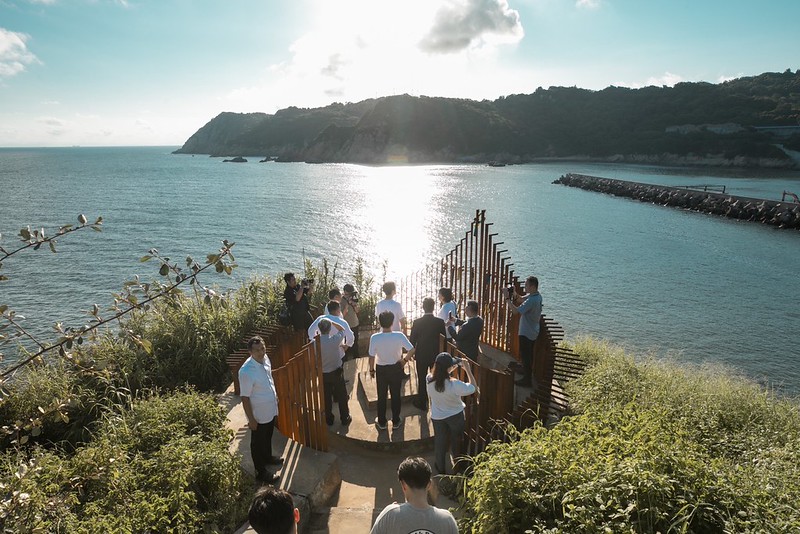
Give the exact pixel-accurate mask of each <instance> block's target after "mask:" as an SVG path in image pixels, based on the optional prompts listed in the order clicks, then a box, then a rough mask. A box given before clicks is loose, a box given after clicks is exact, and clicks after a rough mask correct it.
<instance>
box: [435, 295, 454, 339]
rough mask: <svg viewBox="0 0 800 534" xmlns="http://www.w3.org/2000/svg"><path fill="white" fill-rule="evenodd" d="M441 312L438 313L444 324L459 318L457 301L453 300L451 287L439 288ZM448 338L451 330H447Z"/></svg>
mask: <svg viewBox="0 0 800 534" xmlns="http://www.w3.org/2000/svg"><path fill="white" fill-rule="evenodd" d="M439 306H441V307H440V308H439V313H438V314H437V315H436V316H437V317H439V319H441V320H442V321H444V324H447V322H448V321H449V320H450V319H451V318H452V319H458V311H457V310H456V303H455V301H454V300H453V290H452V289H450V288H449V287H443V288H441V289H440V290H439ZM447 339H450V332H449V331H448V332H447Z"/></svg>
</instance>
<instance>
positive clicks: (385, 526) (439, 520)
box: [370, 457, 458, 534]
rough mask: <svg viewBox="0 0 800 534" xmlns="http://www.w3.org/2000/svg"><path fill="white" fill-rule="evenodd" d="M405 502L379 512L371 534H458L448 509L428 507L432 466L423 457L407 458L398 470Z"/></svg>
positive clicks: (391, 505)
mask: <svg viewBox="0 0 800 534" xmlns="http://www.w3.org/2000/svg"><path fill="white" fill-rule="evenodd" d="M397 478H398V479H400V487H401V488H403V496H404V497H405V498H406V502H405V503H403V504H397V503H396V502H395V503H392V504H390V505H389V506H387V507H386V508H384V509H383V511H382V512H381V513H380V515H379V516H378V518H377V519H375V524H374V525H373V526H372V530H371V531H370V534H395V533H398V532H420V533H422V532H425V533H426V534H428V533H429V534H458V524H457V523H456V520H455V518H454V517H453V514H451V513H450V512H449V511H447V510H443V509H441V508H436V507H435V506H431V505H430V504H428V491H429V490H430V487H431V466H430V465H429V464H428V462H426V461H425V460H424V459H423V458H419V457H417V458H406V459H405V460H403V463H401V464H400V467H399V468H398V469H397Z"/></svg>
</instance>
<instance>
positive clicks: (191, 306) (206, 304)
mask: <svg viewBox="0 0 800 534" xmlns="http://www.w3.org/2000/svg"><path fill="white" fill-rule="evenodd" d="M277 299H278V294H277V291H276V288H275V283H274V282H273V281H271V280H268V279H261V280H255V279H254V280H252V281H250V282H248V283H247V284H245V285H243V286H242V287H241V288H240V289H239V290H238V291H235V292H232V293H231V294H230V295H229V296H228V298H226V299H211V300H210V301H206V300H205V299H203V298H196V297H194V296H178V297H176V298H174V299H171V300H163V301H159V302H158V303H157V304H155V305H154V306H153V307H152V308H151V309H149V310H147V311H142V312H140V313H137V314H136V315H135V316H134V317H132V318H131V319H130V320H128V321H126V322H125V323H124V325H123V328H126V329H129V330H130V331H132V332H133V333H134V334H135V335H137V336H139V337H140V338H141V339H144V340H147V342H149V344H150V347H151V354H147V353H146V352H145V351H144V350H143V349H141V350H139V351H137V353H136V354H135V355H133V357H132V358H125V359H124V360H122V361H120V362H118V363H120V364H121V365H122V366H123V369H124V370H125V371H126V372H127V371H134V372H136V371H140V367H141V366H142V365H143V364H142V361H145V362H148V364H147V366H146V368H145V369H144V370H143V371H142V372H137V374H136V376H139V375H142V376H143V378H140V379H139V380H140V381H141V380H144V377H146V379H147V380H148V381H149V383H148V384H147V385H149V386H156V387H166V388H174V387H178V386H181V385H183V384H189V385H192V386H196V387H197V388H199V389H201V390H203V391H218V390H221V389H223V388H224V387H225V386H227V385H228V384H229V383H230V380H231V377H230V373H229V372H228V368H227V364H226V363H225V358H226V357H227V356H228V354H230V353H231V352H232V351H233V350H235V349H236V348H239V346H240V345H241V343H242V341H243V339H244V336H246V335H247V333H248V332H250V331H252V330H253V329H254V328H258V327H263V326H265V325H267V324H270V323H272V322H274V315H273V314H272V310H275V309H277V302H278V301H277Z"/></svg>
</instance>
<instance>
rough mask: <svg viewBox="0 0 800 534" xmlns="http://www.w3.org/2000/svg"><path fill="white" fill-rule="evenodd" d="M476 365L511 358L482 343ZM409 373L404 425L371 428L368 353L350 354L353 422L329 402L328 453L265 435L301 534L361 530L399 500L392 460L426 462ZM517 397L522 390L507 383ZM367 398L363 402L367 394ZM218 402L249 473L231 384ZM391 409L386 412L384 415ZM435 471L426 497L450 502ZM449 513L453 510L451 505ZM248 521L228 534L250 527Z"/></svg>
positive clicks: (422, 415)
mask: <svg viewBox="0 0 800 534" xmlns="http://www.w3.org/2000/svg"><path fill="white" fill-rule="evenodd" d="M483 352H484V355H483V356H482V357H481V361H480V363H481V365H487V366H491V367H495V368H498V369H502V368H506V367H507V365H508V363H509V362H511V361H513V358H512V357H511V356H509V355H507V354H505V353H502V352H500V351H496V350H494V349H491V348H490V347H486V346H484V347H483ZM406 369H407V370H408V372H409V373H410V374H411V378H409V379H407V380H405V381H404V382H405V384H404V387H403V396H402V404H401V417H402V419H403V421H404V424H403V426H402V427H400V428H397V429H395V428H392V425H391V422H389V426H388V428H387V429H386V430H378V429H377V427H376V426H375V423H374V420H375V417H376V416H377V411H376V406H375V404H377V402H376V401H377V391H376V389H375V384H374V379H372V378H370V377H369V373H368V371H369V359H368V358H358V359H355V360H351V361H348V362H345V365H344V375H345V380H347V393H348V398H349V401H348V406H349V408H350V414H351V416H352V418H353V422H352V423H351V424H350V425H349V426H344V425H342V424H341V421H339V415H338V414H339V412H338V408H337V407H336V406H334V409H333V413H334V415H335V422H334V424H333V425H332V426H329V427H328V431H329V438H330V452H327V453H324V452H319V451H315V450H313V449H309V448H307V447H303V446H302V445H300V444H298V443H296V442H294V441H291V440H289V439H287V438H286V437H285V436H283V435H281V434H280V433H279V432H278V431H276V432H275V437H274V438H273V450H274V453H275V454H281V455H282V456H283V457H284V458H285V463H284V465H283V467H282V469H280V470H279V471H278V474H279V475H280V477H281V479H280V481H279V483H278V487H281V488H283V489H285V490H287V491H289V493H291V494H292V495H293V497H294V500H295V505H296V506H297V507H298V509H299V510H300V532H305V533H309V534H327V533H334V534H335V533H339V532H345V533H356V532H369V529H370V527H371V525H372V523H373V521H374V520H375V517H377V515H378V514H379V513H380V511H381V510H382V509H383V508H384V507H385V506H386V505H388V504H390V503H392V502H403V501H404V498H403V493H402V490H401V488H400V483H399V481H398V480H397V466H398V465H400V462H401V461H403V459H404V458H406V457H407V456H412V455H420V456H422V457H424V458H426V459H427V460H428V461H429V462H430V463H431V464H433V450H432V449H433V425H432V423H431V420H430V414H429V412H427V411H426V412H423V411H422V410H419V409H417V408H416V407H415V406H413V404H411V400H412V399H413V398H414V396H415V395H416V393H417V391H416V386H417V378H416V373H417V369H416V364H415V362H409V364H408V366H407V367H406ZM515 389H516V390H517V391H516V396H517V398H518V400H519V399H520V398H524V397H526V396H527V395H528V394H529V393H530V390H528V389H521V388H515ZM371 398H372V399H374V401H371V400H370V399H371ZM219 402H220V404H221V405H222V406H223V407H224V408H225V410H226V412H227V414H228V427H229V428H231V429H232V430H233V431H234V432H235V438H234V440H233V442H232V443H231V452H232V453H238V454H240V455H241V458H242V467H243V469H245V471H247V472H248V473H250V474H251V475H254V469H253V464H252V459H251V458H250V432H249V431H248V429H247V419H246V417H245V415H244V410H243V409H242V405H241V402H240V400H239V397H238V396H236V395H234V394H233V386H232V385H231V387H229V388H228V390H227V391H226V392H225V393H224V394H223V395H221V396H220V398H219ZM390 414H391V408H389V407H387V416H388V418H389V419H391V415H390ZM439 480H440V477H434V491H433V494H432V496H431V499H432V501H433V502H434V503H435V505H436V506H439V507H443V508H451V509H453V508H455V507H456V506H457V503H455V502H453V501H451V500H450V499H448V498H447V497H445V496H444V495H440V494H439V492H438V485H439ZM455 514H456V516H458V512H457V511H455ZM253 533H254V531H253V530H252V529H250V528H249V525H248V524H245V525H242V527H241V528H240V529H239V530H237V531H236V534H253Z"/></svg>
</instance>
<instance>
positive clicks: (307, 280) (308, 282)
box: [301, 278, 314, 287]
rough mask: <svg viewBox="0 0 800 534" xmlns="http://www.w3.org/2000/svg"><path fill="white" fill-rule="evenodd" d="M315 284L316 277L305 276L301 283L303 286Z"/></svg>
mask: <svg viewBox="0 0 800 534" xmlns="http://www.w3.org/2000/svg"><path fill="white" fill-rule="evenodd" d="M313 284H314V279H313V278H303V281H302V282H301V285H302V286H303V287H308V286H310V285H313Z"/></svg>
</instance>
